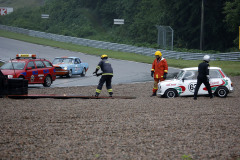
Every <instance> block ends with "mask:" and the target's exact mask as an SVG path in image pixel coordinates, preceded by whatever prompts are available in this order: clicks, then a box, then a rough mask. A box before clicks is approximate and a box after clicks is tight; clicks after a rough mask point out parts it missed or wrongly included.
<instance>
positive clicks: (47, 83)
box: [43, 75, 52, 87]
mask: <svg viewBox="0 0 240 160" xmlns="http://www.w3.org/2000/svg"><path fill="white" fill-rule="evenodd" d="M51 84H52V78H51V76H49V75H47V76H46V78H45V80H44V83H43V86H44V87H50V86H51Z"/></svg>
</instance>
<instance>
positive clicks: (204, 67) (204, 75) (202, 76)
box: [194, 55, 213, 100]
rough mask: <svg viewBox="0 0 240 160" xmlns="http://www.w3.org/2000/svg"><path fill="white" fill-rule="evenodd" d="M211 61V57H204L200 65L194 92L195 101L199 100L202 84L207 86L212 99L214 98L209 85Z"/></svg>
mask: <svg viewBox="0 0 240 160" xmlns="http://www.w3.org/2000/svg"><path fill="white" fill-rule="evenodd" d="M209 61H210V56H209V55H205V56H204V57H203V62H202V63H200V64H199V65H198V77H197V85H196V88H195V92H194V99H195V100H197V94H198V90H199V87H200V86H201V84H202V83H203V84H204V85H205V86H206V88H207V90H208V94H209V96H210V98H213V94H212V90H211V87H210V84H209V64H208V63H209Z"/></svg>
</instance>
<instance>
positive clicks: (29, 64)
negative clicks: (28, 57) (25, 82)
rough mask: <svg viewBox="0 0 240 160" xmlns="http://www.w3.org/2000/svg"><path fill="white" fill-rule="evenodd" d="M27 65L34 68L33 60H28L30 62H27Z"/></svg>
mask: <svg viewBox="0 0 240 160" xmlns="http://www.w3.org/2000/svg"><path fill="white" fill-rule="evenodd" d="M27 67H32V69H34V68H35V64H34V62H33V61H30V62H29V63H28V65H27Z"/></svg>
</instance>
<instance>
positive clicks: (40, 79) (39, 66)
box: [35, 61, 45, 83]
mask: <svg viewBox="0 0 240 160" xmlns="http://www.w3.org/2000/svg"><path fill="white" fill-rule="evenodd" d="M35 64H36V66H37V72H36V74H37V77H38V78H37V79H36V81H37V82H39V83H43V82H44V73H43V70H44V68H45V65H44V64H43V62H42V61H35Z"/></svg>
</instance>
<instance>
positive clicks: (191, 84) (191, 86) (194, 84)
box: [188, 83, 197, 93]
mask: <svg viewBox="0 0 240 160" xmlns="http://www.w3.org/2000/svg"><path fill="white" fill-rule="evenodd" d="M196 85H197V83H190V84H189V85H188V90H189V91H190V92H193V93H194V90H195V87H196Z"/></svg>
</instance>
